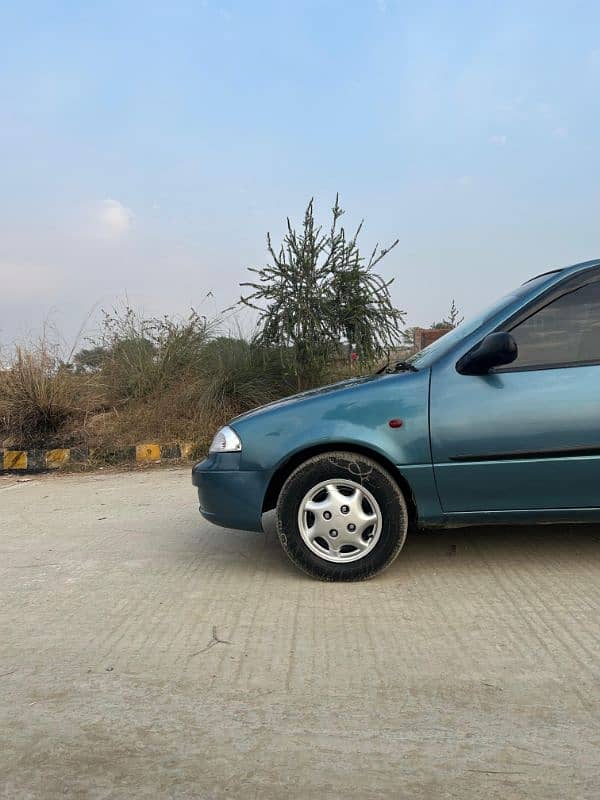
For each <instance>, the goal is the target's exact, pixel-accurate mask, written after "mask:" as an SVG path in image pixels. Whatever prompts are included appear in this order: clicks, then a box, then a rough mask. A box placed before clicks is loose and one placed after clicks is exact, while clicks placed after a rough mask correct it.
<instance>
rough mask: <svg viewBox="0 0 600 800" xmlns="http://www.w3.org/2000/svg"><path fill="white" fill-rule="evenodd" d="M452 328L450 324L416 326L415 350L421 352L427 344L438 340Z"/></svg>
mask: <svg viewBox="0 0 600 800" xmlns="http://www.w3.org/2000/svg"><path fill="white" fill-rule="evenodd" d="M451 330H452V328H451V326H450V325H448V327H447V328H415V352H417V353H418V352H419V350H422V349H423V348H424V347H427V345H429V344H431V343H432V342H435V341H437V340H438V339H439V338H440V337H441V336H443V335H444V334H445V333H448V331H451Z"/></svg>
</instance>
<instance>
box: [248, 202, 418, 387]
mask: <svg viewBox="0 0 600 800" xmlns="http://www.w3.org/2000/svg"><path fill="white" fill-rule="evenodd" d="M343 213H344V212H343V209H342V208H341V206H340V204H339V198H338V197H337V196H336V199H335V204H334V206H333V209H332V221H331V225H330V227H329V228H328V229H327V230H324V229H323V227H322V226H320V225H317V224H316V223H315V218H314V204H313V201H312V200H311V201H310V203H309V204H308V207H307V209H306V212H305V214H304V220H303V224H302V228H301V230H299V231H297V230H296V229H295V228H293V227H292V224H291V222H290V220H289V218H288V220H287V232H286V234H285V236H284V240H283V243H282V245H281V247H280V248H279V250H278V251H276V250H275V248H274V247H273V244H272V240H271V236H270V234H267V247H268V251H269V255H270V257H271V263H269V264H267V266H265V267H261V268H250V271H251V272H253V273H254V274H255V275H256V276H257V280H256V281H249V282H245V283H242V284H241V285H242V286H243V287H247V288H248V289H249V290H250V291H249V293H248V294H247V295H246V296H242V297H241V299H240V302H241V303H243V304H244V305H246V306H249V307H251V308H253V309H256V310H258V312H259V320H258V335H257V340H258V341H259V342H260V343H262V344H264V345H266V346H269V347H278V348H280V349H281V350H285V351H286V352H287V353H288V354H289V353H291V354H292V358H293V361H294V369H295V372H296V376H297V380H298V383H299V384H300V385H302V384H306V383H312V382H315V381H314V378H315V376H316V375H317V374H319V373H320V372H321V371H322V369H323V367H324V365H325V364H326V363H327V362H328V361H329V360H331V359H332V358H335V357H336V356H337V355H339V353H340V350H341V345H342V344H343V343H346V344H353V345H354V346H355V347H356V349H357V351H358V353H359V356H360V358H361V360H362V361H363V362H368V363H369V362H372V361H374V360H375V359H376V358H378V357H380V356H381V355H382V354H383V353H384V352H386V351H387V350H388V349H390V348H392V347H395V346H397V344H398V342H399V340H400V336H401V327H402V324H403V319H404V312H403V311H400V310H399V309H397V308H395V307H394V305H393V304H392V301H391V297H390V292H389V287H390V284H391V283H392V280H389V281H386V280H385V279H384V278H382V277H381V276H380V275H379V274H377V273H376V272H375V271H374V269H375V267H376V266H377V264H378V263H379V262H380V261H381V259H382V258H383V257H384V256H385V255H387V253H389V251H390V250H391V249H392V248H393V247H395V246H396V245H397V243H398V240H396V241H395V242H393V244H392V245H391V246H390V247H388V248H383V249H381V250H379V249H378V247H377V246H376V247H375V249H374V250H373V251H372V253H371V255H370V257H369V258H368V259H365V258H364V257H363V256H362V255H361V254H360V250H359V247H358V236H359V234H360V232H361V230H362V222H361V224H360V225H359V226H358V228H357V229H356V232H355V233H354V235H353V236H350V237H349V236H348V235H347V233H346V231H345V229H344V227H343V226H342V225H340V218H341V216H342V215H343Z"/></svg>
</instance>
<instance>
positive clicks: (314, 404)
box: [193, 261, 600, 530]
mask: <svg viewBox="0 0 600 800" xmlns="http://www.w3.org/2000/svg"><path fill="white" fill-rule="evenodd" d="M596 273H600V261H594V262H587V263H585V264H580V265H576V266H574V267H570V268H567V269H563V270H560V271H557V272H553V273H549V274H547V275H544V276H540V277H538V278H536V279H534V280H532V281H530V282H529V283H526V284H524V285H523V286H521V287H519V289H518V290H517V291H515V292H513V293H512V294H510V295H508V296H506V297H505V298H503V299H502V300H500V301H499V302H498V303H496V304H495V305H494V306H493V307H492V308H491V309H490V310H489V311H487V312H485V313H483V314H481V315H480V316H479V317H478V318H476V319H475V320H473V321H472V322H471V323H463V324H462V325H460V326H459V327H458V328H456V329H455V330H454V331H452V332H451V333H449V334H446V335H445V336H444V337H442V338H441V339H439V340H438V341H437V342H435V343H434V344H433V345H431V346H430V347H429V348H426V349H425V350H424V351H422V353H420V354H418V355H417V356H416V357H415V358H414V359H413V361H412V363H413V366H414V368H416V369H417V370H418V371H406V372H400V373H395V374H391V375H390V374H386V375H375V376H370V377H367V378H357V379H354V380H350V381H344V382H342V383H340V384H335V385H333V386H327V387H323V388H320V389H316V390H313V391H309V392H304V393H302V394H300V395H295V396H294V397H291V398H286V399H284V400H281V401H278V402H275V403H271V404H269V405H268V406H263V407H261V408H259V409H255V410H253V411H250V412H248V413H246V414H243V415H241V416H239V417H237V418H235V419H234V420H232V421H231V423H230V424H231V427H232V428H233V429H234V430H235V431H236V432H237V434H238V435H239V437H240V439H241V441H242V451H241V452H240V453H224V454H218V455H210V456H209V458H208V459H206V460H205V461H203V462H201V463H200V464H198V465H196V467H195V468H194V470H193V481H194V484H195V485H196V486H197V487H198V493H199V497H200V506H201V511H202V513H203V514H204V515H205V516H206V517H207V518H208V519H210V520H212V521H213V522H216V523H217V524H221V525H224V526H226V527H234V528H242V529H248V530H260V529H261V522H260V520H261V514H262V511H263V503H264V498H265V494H266V492H267V489H268V486H269V484H270V481H271V479H272V478H273V476H274V475H275V474H276V473H277V472H278V470H281V469H283V468H285V465H286V463H288V462H289V461H290V460H292V459H297V458H298V457H299V456H301V454H302V453H303V452H304V451H308V452H310V451H311V450H312V449H313V448H321V449H325V450H326V449H329V448H330V449H332V450H340V449H349V450H352V449H353V448H357V449H360V450H368V451H371V452H372V453H373V454H374V455H375V456H376V457H377V456H378V457H380V458H382V459H385V460H386V461H387V462H389V463H391V464H393V465H395V467H396V469H397V471H398V472H399V473H400V474H401V476H402V477H403V478H404V480H405V481H406V482H407V483H408V485H409V486H410V489H411V492H412V495H413V499H414V502H415V505H416V510H417V515H418V520H419V523H420V524H422V525H446V526H451V525H459V524H460V525H462V524H470V523H481V522H499V521H515V522H519V521H524V522H525V521H527V522H530V521H535V520H536V519H537V520H540V521H544V522H548V521H553V520H554V519H555V520H565V519H567V520H572V521H575V520H578V519H587V520H590V519H596V518H598V517H599V515H600V365H598V364H593V365H592V364H590V365H578V366H577V367H572V366H568V365H565V366H562V367H560V368H551V369H539V370H535V369H534V370H531V369H529V370H523V371H502V370H500V369H499V370H498V371H493V372H491V373H490V374H486V375H464V374H459V372H458V371H457V369H456V365H457V362H458V360H459V359H460V358H462V357H463V356H464V355H465V354H467V353H468V352H469V351H470V350H471V349H472V348H473V347H474V346H476V345H477V344H478V343H479V342H481V341H482V339H483V338H484V337H485V336H486V335H488V334H489V333H492V332H495V331H498V330H503V329H504V328H505V327H506V326H507V323H508V322H509V321H510V320H513V319H514V318H516V317H517V316H518V315H519V314H525V315H526V314H527V313H529V312H528V309H530V308H535V307H537V306H539V305H540V303H541V304H543V302H545V300H544V298H546V297H550V296H553V293H556V292H560V291H561V289H560V287H561V286H563V285H566V284H567V282H568V281H569V280H579V278H578V277H577V276H586V275H588V274H589V275H592V274H593V275H595V274H596ZM390 419H401V420H402V426H401V427H399V428H391V427H390V426H389V425H388V422H389V420H390ZM562 453H564V454H565V455H564V457H562V455H561V454H562Z"/></svg>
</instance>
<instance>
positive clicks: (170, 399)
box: [0, 307, 348, 450]
mask: <svg viewBox="0 0 600 800" xmlns="http://www.w3.org/2000/svg"><path fill="white" fill-rule="evenodd" d="M216 331H217V328H216V324H215V323H211V322H209V321H207V319H206V318H205V317H202V316H199V315H198V314H196V312H192V313H191V314H190V316H189V317H187V318H185V319H183V320H179V319H170V318H167V317H162V318H158V319H157V318H145V317H143V316H141V315H139V314H137V313H136V312H135V311H134V310H132V309H131V308H128V307H126V308H124V309H122V310H120V311H119V310H117V311H113V312H111V314H105V317H104V323H103V326H102V330H101V332H100V334H99V336H98V337H96V338H95V339H91V340H90V341H89V346H88V347H87V348H86V349H82V350H80V351H79V353H77V354H76V355H75V356H74V357H73V359H72V363H64V362H63V361H62V360H61V358H60V349H59V348H58V347H57V346H55V345H53V344H52V343H51V342H50V341H49V339H48V338H47V337H43V338H42V339H40V341H39V342H37V343H36V344H35V345H30V346H20V347H17V348H15V350H14V353H13V355H12V358H11V359H10V360H9V361H8V363H7V365H6V368H5V369H4V370H2V369H0V443H1V442H2V439H4V441H5V443H6V444H17V445H23V446H29V447H31V446H40V447H51V446H61V445H64V446H73V445H84V446H88V447H95V448H100V449H103V448H104V449H107V448H108V449H110V448H113V449H114V448H116V449H117V450H118V449H119V448H123V447H126V446H129V445H132V444H137V443H140V442H144V441H160V442H163V443H167V442H173V441H190V442H196V443H197V444H198V445H200V446H201V447H206V446H207V445H208V443H209V442H210V440H211V438H212V436H213V434H214V431H215V430H216V429H217V428H218V427H220V426H221V425H223V424H224V423H225V422H226V421H227V420H229V419H231V417H233V416H235V415H237V414H239V413H242V412H244V411H247V410H248V409H251V408H254V407H256V406H259V405H262V404H264V403H268V402H270V401H272V400H276V399H279V398H281V397H284V396H286V395H289V394H292V393H293V392H294V391H296V390H297V380H296V375H295V372H294V359H293V353H292V352H291V351H290V350H286V349H276V348H270V347H266V346H265V345H261V344H258V343H257V342H253V341H247V340H245V339H243V338H241V337H239V336H238V337H231V336H218V335H216ZM330 368H331V373H330V374H329V375H327V374H325V375H324V374H322V373H319V374H316V373H315V374H313V375H312V382H313V384H314V385H317V384H319V383H324V382H331V381H332V380H334V379H341V378H342V377H346V375H347V373H348V370H347V369H346V367H345V365H342V364H332V365H331V367H330Z"/></svg>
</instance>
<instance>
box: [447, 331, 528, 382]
mask: <svg viewBox="0 0 600 800" xmlns="http://www.w3.org/2000/svg"><path fill="white" fill-rule="evenodd" d="M518 353H519V351H518V348H517V343H516V342H515V340H514V339H513V337H512V336H511V335H510V333H504V332H501V333H490V334H489V335H488V336H486V337H485V339H483V340H482V341H481V342H479V344H478V345H476V346H475V347H474V348H473V349H472V350H469V352H468V353H465V355H464V356H463V357H462V358H461V359H459V361H458V363H457V364H456V369H457V371H458V372H460V374H461V375H485V374H486V373H488V372H489V371H490V370H491V369H493V368H494V367H500V366H502V364H511V363H512V362H513V361H514V360H515V358H516V357H517V355H518Z"/></svg>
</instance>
